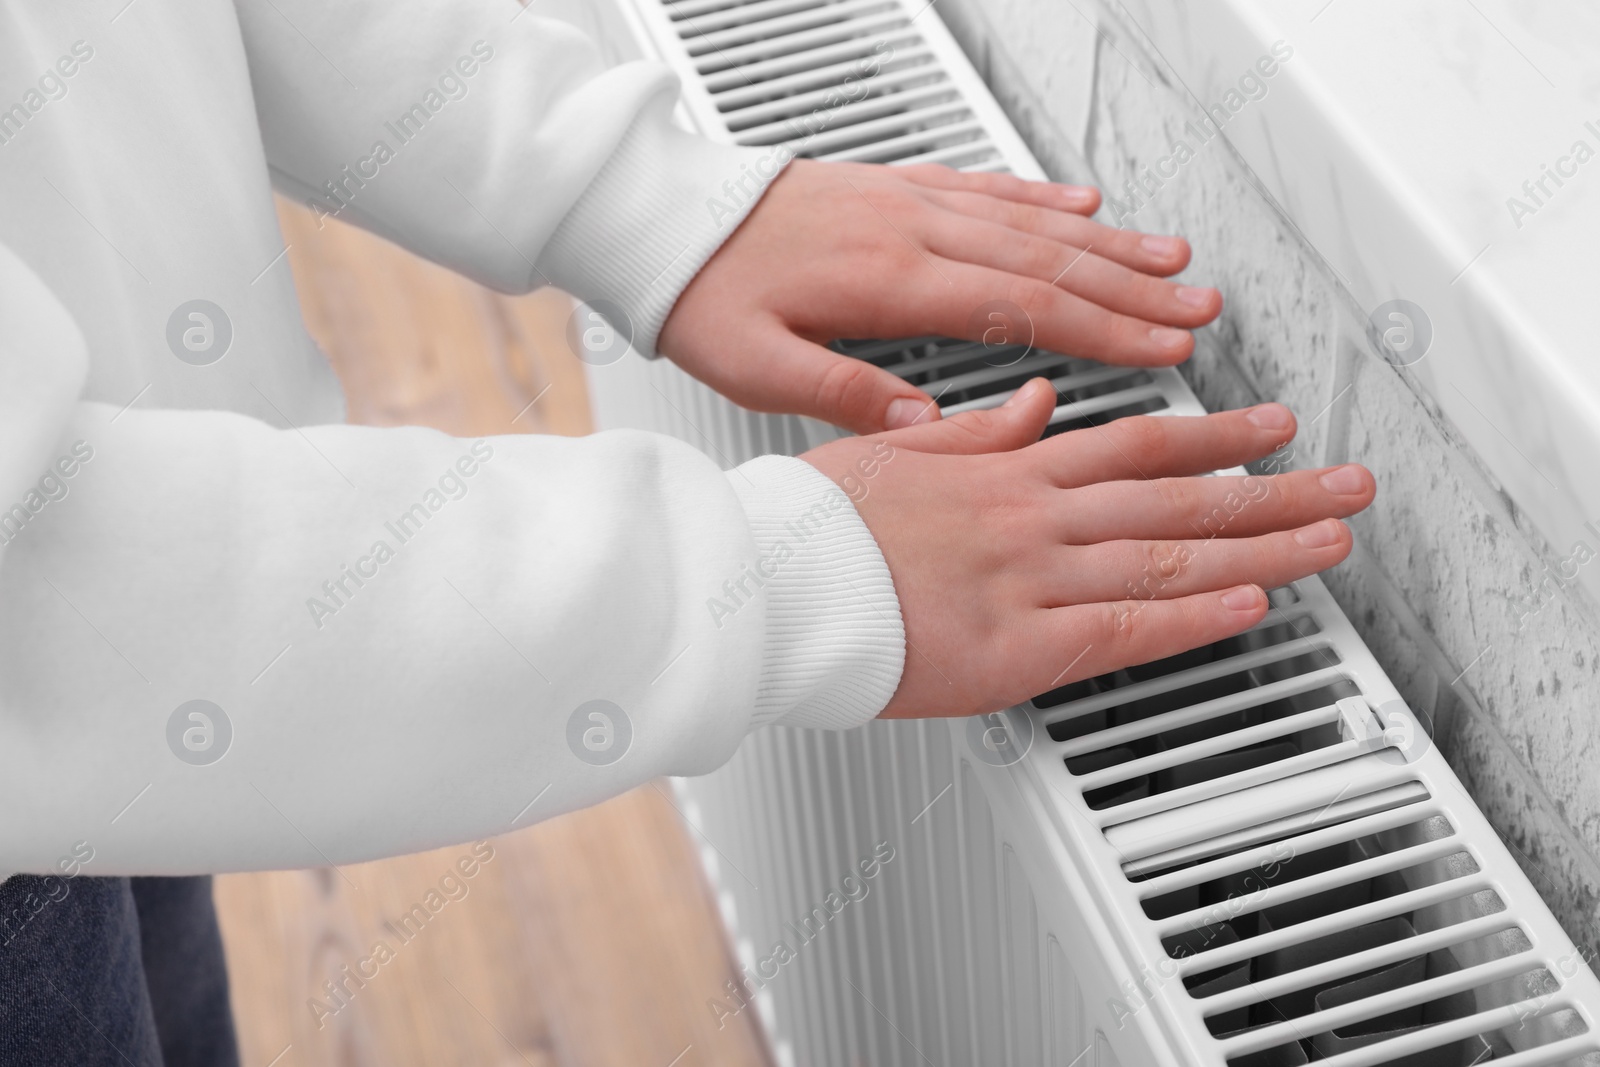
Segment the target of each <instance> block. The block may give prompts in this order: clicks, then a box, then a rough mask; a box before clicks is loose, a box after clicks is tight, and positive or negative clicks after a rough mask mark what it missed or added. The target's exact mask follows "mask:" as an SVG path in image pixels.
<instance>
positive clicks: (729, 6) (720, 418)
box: [589, 0, 1600, 1067]
mask: <svg viewBox="0 0 1600 1067" xmlns="http://www.w3.org/2000/svg"><path fill="white" fill-rule="evenodd" d="M618 2H619V4H620V5H621V6H620V7H619V8H617V9H616V10H615V11H614V12H612V13H610V14H609V15H608V16H607V17H615V18H620V20H621V21H622V23H623V24H625V25H626V26H627V27H628V30H629V32H631V33H632V34H633V35H634V36H635V43H636V45H637V47H638V50H639V51H640V52H641V53H643V54H647V55H652V56H655V57H657V58H660V59H662V60H664V61H666V62H667V63H669V64H670V65H672V66H673V67H674V68H675V69H676V70H677V71H678V73H679V74H680V76H681V77H682V78H683V81H684V85H685V93H684V102H683V109H682V117H683V119H684V121H685V122H686V123H689V124H691V125H692V126H694V127H695V128H697V129H699V130H700V131H702V132H703V133H705V134H707V135H709V136H712V137H717V138H725V139H729V140H733V141H738V142H740V143H744V144H776V143H779V142H785V141H792V142H795V143H796V144H797V145H799V146H800V148H801V154H805V155H811V156H815V157H818V158H823V159H852V160H863V161H880V162H894V163H907V162H922V161H930V160H932V161H939V162H944V163H948V164H950V165H952V166H957V167H964V168H975V169H1003V170H1008V171H1011V172H1014V173H1016V174H1019V175H1022V176H1025V177H1041V176H1042V175H1041V172H1040V169H1039V167H1038V165H1037V163H1036V162H1035V161H1034V160H1033V159H1032V157H1031V156H1030V155H1029V153H1028V151H1027V150H1026V148H1025V147H1024V145H1023V144H1022V142H1021V140H1020V139H1019V138H1018V137H1017V135H1016V133H1015V131H1014V130H1013V129H1012V127H1011V126H1010V124H1009V123H1008V122H1007V120H1006V119H1005V117H1004V115H1003V114H1002V113H1001V112H1000V110H999V108H998V107H997V106H996V104H995V102H994V101H993V99H992V98H991V97H990V96H989V94H988V92H987V91H986V90H985V88H984V86H983V85H982V83H981V82H980V81H979V79H978V78H977V77H976V75H975V74H974V72H973V71H972V69H971V67H970V66H969V65H968V63H967V61H966V60H965V58H964V57H963V55H962V54H961V52H960V50H959V49H958V47H957V46H956V45H955V43H954V42H953V41H952V39H951V38H950V37H949V35H948V33H947V32H946V31H945V29H944V27H943V25H942V24H941V23H940V21H939V19H938V17H937V14H936V13H935V12H934V11H932V10H930V8H931V7H932V4H931V3H925V0H911V2H910V3H904V2H902V0H832V2H829V0H754V2H740V0H677V2H664V0H618ZM874 56H876V57H877V59H876V60H875V61H874V60H873V59H872V57H874ZM863 60H866V61H867V65H866V67H865V68H864V67H863ZM863 69H869V70H871V73H870V74H868V75H863V73H862V71H863ZM847 77H848V78H853V81H852V83H851V84H852V85H853V86H855V88H852V89H851V90H850V97H849V100H850V101H851V102H848V103H846V104H844V106H837V104H838V101H839V99H840V98H839V97H834V98H833V99H832V100H831V101H830V98H829V95H828V94H829V92H830V91H832V90H834V89H836V88H838V87H839V86H840V85H842V84H843V83H844V80H845V79H846V78H847ZM818 108H822V109H824V111H825V113H826V119H825V121H823V120H819V119H816V118H812V119H811V120H810V123H809V125H804V124H803V120H804V116H807V115H812V114H813V113H814V112H816V110H817V109H818ZM797 123H802V124H801V125H796V124H797ZM842 347H843V348H844V350H845V351H847V352H849V353H850V354H852V355H855V356H857V357H859V358H863V359H870V360H872V361H873V362H875V363H878V364H880V365H882V366H885V367H889V368H890V369H892V370H893V371H895V372H896V373H899V374H902V375H905V376H906V377H908V378H909V379H910V380H912V381H914V382H916V383H917V384H919V385H921V386H923V387H924V388H925V389H927V390H928V391H929V392H930V394H936V395H939V396H940V397H941V403H942V405H943V408H944V410H945V411H946V412H950V411H953V410H958V409H962V408H965V407H981V406H988V405H992V404H998V403H999V402H1000V401H1001V400H1003V399H1004V397H1005V396H1006V395H1007V394H1008V393H1009V391H1010V390H1012V389H1014V388H1015V387H1016V386H1017V385H1019V384H1020V383H1021V382H1022V381H1023V380H1025V379H1026V378H1028V377H1032V376H1035V375H1039V374H1043V375H1044V376H1046V377H1050V378H1054V379H1055V380H1056V385H1057V388H1058V390H1059V391H1060V394H1061V400H1060V406H1059V407H1058V408H1057V410H1056V413H1055V416H1054V417H1053V420H1052V432H1059V431H1060V430H1062V429H1068V428H1072V427H1074V426H1081V425H1089V424H1097V423H1100V422H1104V421H1105V420H1108V419H1111V418H1116V417H1119V416H1121V415H1125V414H1131V413H1138V412H1177V413H1189V414H1193V413H1198V412H1200V411H1201V410H1202V409H1201V408H1200V405H1199V403H1198V402H1197V401H1196V399H1195V397H1194V396H1193V394H1192V393H1191V392H1190V391H1189V389H1188V387H1187V386H1186V385H1185V384H1184V382H1183V380H1182V379H1181V378H1180V377H1179V376H1178V374H1177V373H1176V372H1175V371H1172V370H1170V369H1160V370H1139V369H1123V368H1108V367H1103V366H1099V365H1096V364H1092V363H1088V362H1085V361H1082V360H1075V359H1068V358H1065V357H1061V356H1054V355H1051V354H1048V353H1043V354H1041V353H1038V352H1034V353H1031V354H1029V355H1027V356H1026V358H1021V357H1022V352H1021V351H1020V350H1019V351H1017V352H1016V353H1015V354H1014V357H1013V358H1007V357H1008V355H1009V354H1008V353H1006V352H996V351H995V350H994V349H993V348H988V349H986V348H984V347H983V346H981V345H972V344H967V343H963V342H954V341H949V340H941V339H937V338H923V339H919V340H915V341H895V342H854V343H850V344H847V345H844V346H842ZM1018 359H1020V361H1016V360H1018ZM1006 363H1011V364H1012V365H1010V366H1002V365H1000V364H1006ZM589 380H590V387H591V390H592V395H593V398H594V403H595V410H596V415H597V418H598V421H599V423H600V425H601V426H603V427H607V428H610V427H619V426H634V427H642V428H646V429H651V430H657V431H661V432H665V433H669V434H673V435H675V436H677V437H680V438H682V439H684V440H686V441H689V442H691V443H693V444H695V445H697V446H699V447H701V448H702V449H705V450H706V451H707V452H708V453H710V454H711V455H713V456H715V457H716V458H717V459H718V460H719V461H720V462H721V463H723V464H724V465H733V464H736V463H740V462H742V461H744V460H745V459H748V458H750V457H752V456H756V455H760V454H763V453H768V452H784V453H791V454H792V453H798V452H801V451H803V450H804V449H806V448H808V447H811V446H812V445H815V444H818V443H821V442H822V441H824V440H828V439H831V438H832V437H834V436H837V433H838V431H836V430H833V429H831V428H829V427H825V426H822V425H820V424H818V423H814V422H810V421H808V420H802V419H796V418H793V417H775V416H765V415H756V414H752V413H750V412H746V411H743V410H741V409H739V408H737V407H735V406H734V405H732V404H730V403H728V402H727V401H725V400H722V399H721V398H719V397H718V396H716V395H715V394H714V393H712V392H711V391H710V390H709V389H707V388H705V387H704V386H702V385H700V384H698V383H697V382H695V381H693V380H692V379H690V378H688V377H687V376H686V375H684V374H682V373H681V372H679V371H678V370H677V369H676V368H675V367H673V366H672V365H670V364H669V363H666V362H665V361H657V362H654V363H646V362H644V361H642V360H625V361H622V362H620V363H612V364H610V365H608V366H604V367H594V368H591V372H590V376H589ZM1272 600H1273V603H1274V604H1275V610H1273V612H1272V613H1271V614H1270V615H1269V616H1268V618H1267V619H1266V621H1265V622H1263V623H1262V624H1261V625H1259V626H1257V627H1256V628H1255V629H1253V630H1252V631H1250V632H1249V633H1247V634H1245V635H1243V636H1241V637H1238V638H1235V639H1232V640H1229V641H1224V642H1221V643H1220V644H1217V645H1215V646H1212V647H1209V648H1205V649H1200V650H1198V651H1196V652H1193V653H1189V654H1186V655H1183V656H1179V657H1175V658H1174V659H1173V660H1170V661H1166V662H1163V663H1158V664H1153V665H1150V666H1147V667H1143V668H1138V669H1133V670H1128V671H1119V672H1117V673H1116V674H1114V675H1107V676H1104V677H1101V678H1096V679H1093V680H1090V681H1086V682H1082V683H1078V684H1074V685H1070V686H1067V687H1065V688H1063V689H1061V690H1058V691H1055V692H1052V693H1049V694H1045V695H1043V696H1040V697H1038V698H1036V699H1035V700H1033V701H1031V702H1030V703H1029V704H1027V705H1025V706H1022V707H1019V708H1014V709H1012V710H1011V711H1009V712H1006V713H1003V714H1000V715H995V716H985V717H982V718H976V719H970V720H958V721H940V722H923V723H907V722H897V723H888V722H877V723H873V724H872V725H870V726H868V727H866V728H864V729H861V730H858V731H854V732H851V733H848V734H831V733H822V732H808V731H797V730H788V729H772V730H767V731H763V732H762V733H760V734H759V735H757V736H753V737H752V738H750V739H749V740H748V741H747V742H746V743H745V744H744V746H743V748H742V749H741V750H740V751H739V753H738V755H737V756H736V757H735V758H734V759H733V761H732V762H731V763H730V764H729V765H728V766H727V767H725V768H723V769H722V770H720V771H718V772H717V773H715V774H713V775H710V776H708V777H706V778H700V779H694V780H690V781H684V782H680V783H678V787H679V795H680V798H681V801H682V804H683V808H684V811H685V814H686V816H687V818H688V820H689V821H690V822H691V824H692V825H693V826H694V827H695V829H696V830H697V831H698V833H699V835H700V838H701V843H702V845H703V847H702V853H703V856H704V860H705V864H706V867H707V870H708V872H709V874H710V877H711V879H712V882H713V884H714V885H715V886H716V887H717V889H718V894H719V898H720V901H721V906H722V911H723V915H724V918H725V920H726V922H727V925H728V928H729V931H730V934H731V936H732V939H733V942H734V944H735V945H736V946H737V955H738V957H739V963H740V964H741V965H742V966H743V967H744V968H745V976H746V980H745V981H744V983H743V984H742V986H737V987H734V988H729V989H725V990H707V1008H706V1010H707V1011H708V1012H709V1013H711V1014H713V1015H715V1016H717V1017H719V1018H726V1017H727V1016H730V1015H734V1014H739V1013H743V1012H747V1011H753V1012H758V1013H759V1016H760V1018H761V1020H762V1021H763V1023H764V1025H765V1029H766V1032H767V1033H768V1035H769V1036H770V1039H771V1041H772V1047H773V1051H774V1054H775V1057H776V1059H777V1060H778V1062H779V1063H780V1064H782V1065H784V1067H791V1065H799V1067H835V1065H837V1067H850V1065H854V1064H872V1065H874V1067H916V1065H918V1064H927V1065H930V1067H962V1065H978V1064H983V1065H990V1064H1007V1065H1013V1067H1034V1065H1041V1064H1050V1065H1058V1067H1088V1065H1098V1067H1107V1065H1111V1064H1123V1065H1128V1067H1134V1065H1144V1064H1174V1065H1176V1064H1185V1065H1215V1067H1221V1065H1223V1064H1235V1065H1243V1064H1298V1063H1306V1062H1308V1060H1326V1061H1328V1062H1329V1063H1330V1064H1336V1065H1340V1067H1357V1065H1367V1064H1389V1063H1393V1064H1441V1065H1458V1064H1459V1065H1466V1064H1474V1063H1483V1062H1486V1061H1489V1060H1491V1059H1492V1060H1493V1061H1494V1062H1495V1063H1497V1064H1506V1065H1510V1064H1517V1065H1527V1067H1533V1065H1536V1064H1538V1065H1542V1064H1556V1063H1582V1064H1600V1034H1597V1033H1596V1031H1595V1025H1596V1021H1595V1012H1596V1010H1597V1009H1600V985H1597V983H1596V980H1595V977H1594V975H1593V973H1592V972H1591V971H1590V969H1589V967H1588V966H1587V963H1586V961H1585V960H1584V959H1583V958H1582V957H1581V955H1580V954H1579V953H1578V952H1577V950H1576V949H1575V948H1574V946H1573V944H1572V942H1571V941H1570V940H1569V939H1568V938H1567V937H1566V935H1565V934H1564V933H1563V932H1562V931H1561V929H1560V927H1559V926H1558V925H1557V924H1556V922H1555V921H1554V919H1553V918H1552V916H1551V914H1550V912H1549V910H1548V909H1547V908H1546V907H1545V905H1544V904H1543V902H1542V901H1541V900H1540V899H1539V896H1538V894H1537V893H1536V892H1535V890H1534V889H1533V887H1532V885H1531V884H1530V883H1529V882H1528V880H1527V878H1526V877H1524V876H1523V874H1522V872H1521V871H1520V870H1519V868H1518V867H1517V865H1516V864H1515V863H1514V862H1513V861H1512V859H1511V857H1510V855H1509V854H1508V853H1507V851H1506V849H1505V848H1504V847H1503V845H1502V844H1501V842H1500V840H1499V839H1498V838H1497V836H1496V834H1495V832H1494V831H1493V829H1492V828H1491V827H1490V826H1489V825H1488V823H1487V822H1486V821H1485V820H1484V818H1483V816H1482V815H1481V814H1480V813H1479V812H1478V810H1477V808H1476V807H1475V806H1474V804H1473V802H1472V800H1471V799H1470V798H1469V797H1468V796H1467V795H1466V793H1465V792H1464V791H1463V789H1462V788H1461V785H1460V783H1459V782H1457V780H1456V778H1455V775H1454V774H1453V773H1452V772H1451V771H1450V769H1449V767H1448V766H1446V764H1445V762H1444V760H1443V759H1442V758H1441V757H1440V755H1439V753H1438V752H1437V751H1435V750H1433V748H1432V746H1431V744H1430V742H1429V739H1428V737H1427V735H1426V733H1424V732H1423V730H1422V729H1421V728H1420V726H1419V725H1418V723H1417V721H1416V720H1415V719H1414V718H1413V716H1412V714H1411V712H1410V711H1409V710H1408V709H1407V708H1406V706H1405V705H1404V703H1403V702H1402V701H1401V700H1400V699H1399V695H1398V694H1397V693H1396V692H1395V690H1394V687H1393V686H1392V685H1391V683H1390V682H1389V680H1388V678H1387V677H1385V675H1384V673H1383V671H1382V670H1381V669H1379V667H1378V665H1377V664H1376V662H1375V661H1374V660H1373V658H1372V656H1371V654H1370V653H1369V652H1368V651H1367V649H1366V647H1365V646H1364V645H1363V644H1362V641H1361V639H1360V638H1359V637H1358V636H1357V635H1356V633H1355V632H1354V631H1353V630H1352V629H1351V627H1350V624H1349V622H1348V621H1347V620H1346V619H1345V617H1344V616H1343V614H1342V613H1341V612H1340V610H1339V608H1338V607H1337V606H1336V605H1335V604H1334V603H1333V601H1332V599H1331V598H1330V597H1329V595H1328V593H1327V590H1326V589H1325V588H1324V587H1323V585H1322V583H1321V582H1320V581H1318V580H1317V579H1315V578H1312V579H1307V580H1305V581H1302V582H1297V583H1295V584H1294V585H1293V586H1292V587H1289V588H1284V589H1279V590H1276V591H1274V592H1273V593H1272Z"/></svg>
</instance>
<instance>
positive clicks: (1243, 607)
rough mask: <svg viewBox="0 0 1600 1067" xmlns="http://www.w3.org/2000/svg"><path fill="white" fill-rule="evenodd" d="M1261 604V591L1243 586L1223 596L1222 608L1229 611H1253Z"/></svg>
mask: <svg viewBox="0 0 1600 1067" xmlns="http://www.w3.org/2000/svg"><path fill="white" fill-rule="evenodd" d="M1260 603H1261V590H1259V589H1257V588H1256V587H1255V586H1253V585H1241V586H1239V587H1237V588H1235V589H1230V590H1228V591H1227V592H1226V593H1223V594H1222V606H1223V607H1225V608H1227V609H1228V610H1229V611H1253V610H1254V609H1255V608H1256V606H1257V605H1259V604H1260Z"/></svg>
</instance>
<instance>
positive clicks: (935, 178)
mask: <svg viewBox="0 0 1600 1067" xmlns="http://www.w3.org/2000/svg"><path fill="white" fill-rule="evenodd" d="M894 172H895V174H897V175H899V176H900V177H903V178H907V179H909V180H910V181H912V182H914V183H916V184H917V185H921V186H925V187H927V188H929V189H947V190H956V191H960V192H965V193H970V194H975V195H982V196H989V197H995V198H998V199H1000V200H1009V201H1013V202H1015V203H1019V204H1035V205H1037V206H1039V207H1043V208H1050V209H1052V210H1056V211H1070V212H1073V213H1076V214H1082V215H1093V214H1094V213H1095V212H1096V211H1098V210H1099V209H1100V190H1098V189H1096V188H1094V187H1093V186H1090V185H1063V184H1060V183H1057V182H1030V181H1028V180H1026V179H1024V178H1018V177H1016V176H1015V175H1012V174H996V173H985V172H967V171H959V170H952V169H951V168H949V167H945V166H941V165H939V164H937V163H919V164H917V165H916V166H914V167H896V168H895V171H894Z"/></svg>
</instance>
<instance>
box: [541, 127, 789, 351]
mask: <svg viewBox="0 0 1600 1067" xmlns="http://www.w3.org/2000/svg"><path fill="white" fill-rule="evenodd" d="M789 158H790V157H789V155H788V153H787V152H785V151H784V150H783V149H780V148H776V147H768V148H737V147H733V146H729V145H723V144H718V143H716V142H714V141H710V140H707V139H705V138H703V137H698V136H696V135H694V134H690V133H685V132H683V131H682V130H680V129H678V128H677V127H676V126H674V125H673V124H672V121H671V117H670V111H669V106H668V104H667V103H652V104H651V105H649V106H647V107H646V108H645V109H644V110H643V111H641V112H640V113H639V115H638V117H637V118H635V119H634V120H633V125H632V126H630V127H629V128H628V132H627V133H626V134H624V135H623V138H622V141H621V143H619V144H618V145H617V150H616V151H615V152H614V153H613V154H612V156H611V158H610V160H609V161H607V163H606V165H605V166H604V167H603V168H601V170H600V173H599V174H597V175H596V176H595V179H594V181H593V182H592V183H590V185H589V188H588V189H587V190H586V191H585V192H584V194H583V195H582V196H581V197H579V198H578V202H577V203H576V204H575V205H573V208H572V210H571V211H570V212H568V213H567V217H566V218H565V219H563V220H562V222H561V225H560V226H559V227H557V228H556V231H555V233H554V234H552V235H551V237H550V240H549V242H548V243H547V244H546V245H545V247H544V251H543V253H542V254H541V256H540V260H539V268H540V271H541V273H543V274H544V275H546V276H547V277H549V278H550V279H551V280H552V281H554V282H555V283H556V284H557V285H559V286H560V287H561V288H563V289H565V290H566V291H567V292H569V293H571V294H572V295H574V296H576V297H577V298H578V299H580V300H586V301H591V302H592V301H596V300H608V301H610V302H612V303H613V304H615V305H617V306H619V307H620V308H621V309H622V311H623V312H624V313H625V314H626V315H627V316H628V317H629V319H630V321H629V322H628V323H627V324H626V325H625V326H624V324H622V323H612V325H613V327H616V328H619V329H624V330H625V332H629V333H630V334H631V337H632V341H633V347H634V348H635V349H636V350H637V351H638V352H640V353H641V354H642V355H645V356H647V357H652V358H653V357H654V356H655V354H656V337H657V336H658V335H659V334H660V333H661V326H662V324H663V323H664V322H666V320H667V315H668V314H669V313H670V312H671V311H672V306H673V304H675V303H677V300H678V295H679V294H680V293H682V292H683V289H684V287H685V286H687V285H688V284H689V281H690V279H692V278H693V277H694V276H695V274H696V273H697V272H698V271H699V270H700V268H701V267H702V266H704V265H705V262H706V260H708V259H710V258H711V256H712V253H714V252H716V250H717V249H718V248H720V247H721V246H722V242H723V241H725V240H727V239H728V237H729V235H731V234H732V233H733V231H734V230H735V229H736V228H738V226H739V223H741V222H743V221H744V218H745V216H746V215H748V214H749V213H750V209H751V208H753V207H755V205H756V201H758V200H759V199H761V194H762V193H764V192H766V189H767V186H768V185H769V184H770V183H771V182H772V179H773V178H775V177H777V176H778V174H779V173H780V172H781V171H782V169H783V166H784V165H785V164H786V163H787V162H788V160H789Z"/></svg>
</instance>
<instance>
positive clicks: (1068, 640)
mask: <svg viewBox="0 0 1600 1067" xmlns="http://www.w3.org/2000/svg"><path fill="white" fill-rule="evenodd" d="M1267 608H1268V604H1267V597H1266V594H1265V593H1263V592H1262V591H1261V589H1260V587H1258V586H1254V585H1239V586H1235V587H1233V588H1232V589H1226V590H1222V591H1220V592H1211V593H1197V594H1195V595H1194V596H1186V597H1179V598H1177V599H1175V600H1124V601H1117V602H1113V603H1102V604H1080V605H1075V606H1072V607H1064V608H1052V609H1050V610H1049V611H1048V612H1047V613H1046V618H1047V622H1046V623H1045V625H1044V626H1042V627H1039V631H1040V634H1041V637H1042V639H1043V642H1044V643H1045V644H1046V646H1047V648H1048V651H1049V658H1048V659H1047V660H1045V662H1046V663H1048V664H1049V665H1050V666H1052V667H1056V665H1057V664H1059V666H1058V667H1056V669H1057V670H1059V672H1060V673H1059V674H1057V675H1056V676H1055V678H1054V679H1049V678H1041V679H1040V680H1039V684H1037V685H1035V686H1034V687H1033V688H1034V689H1035V690H1036V692H1039V693H1043V692H1046V691H1048V690H1050V689H1054V688H1056V687H1058V686H1062V685H1067V684H1069V683H1071V682H1078V681H1082V680H1083V679H1085V678H1094V677H1097V676H1099V675H1102V674H1107V673H1110V672H1111V671H1115V670H1121V669H1122V668H1124V667H1131V666H1133V665H1135V664H1139V663H1150V662H1152V661H1154V660H1158V659H1165V658H1167V657H1168V656H1176V655H1177V654H1178V653H1180V652H1187V651H1189V650H1190V649H1191V648H1199V647H1200V646H1201V645H1209V644H1211V643H1212V642H1213V641H1221V640H1223V639H1224V638H1228V637H1233V636H1234V635H1235V634H1239V633H1242V632H1244V631H1245V630H1248V629H1249V628H1250V627H1252V626H1254V625H1255V624H1256V623H1258V622H1260V621H1261V620H1262V619H1263V618H1265V617H1266V614H1267Z"/></svg>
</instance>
